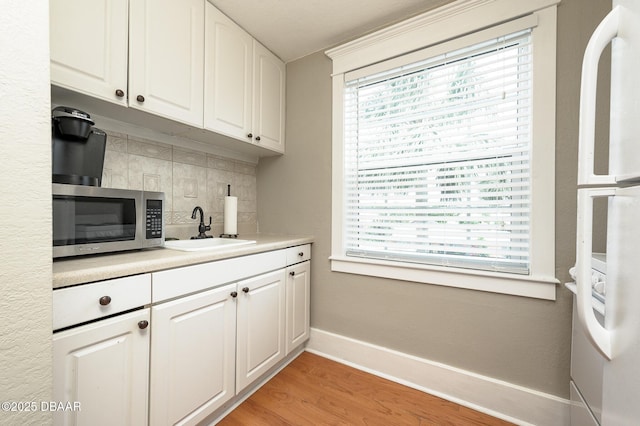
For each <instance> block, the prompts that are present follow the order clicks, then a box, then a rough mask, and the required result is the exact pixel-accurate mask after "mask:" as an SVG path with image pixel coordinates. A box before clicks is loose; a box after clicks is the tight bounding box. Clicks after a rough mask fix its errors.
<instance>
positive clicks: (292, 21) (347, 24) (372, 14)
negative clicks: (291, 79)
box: [209, 0, 452, 62]
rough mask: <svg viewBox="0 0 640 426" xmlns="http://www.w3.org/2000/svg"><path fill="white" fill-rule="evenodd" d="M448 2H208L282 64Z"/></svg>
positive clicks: (404, 0) (347, 0)
mask: <svg viewBox="0 0 640 426" xmlns="http://www.w3.org/2000/svg"><path fill="white" fill-rule="evenodd" d="M451 1H452V0H209V2H210V3H212V4H213V5H214V6H216V7H217V8H218V9H220V10H221V11H222V12H223V13H224V14H225V15H227V16H228V17H229V18H231V19H232V20H234V21H235V22H236V23H237V24H238V25H240V26H241V27H242V28H244V29H245V31H247V32H248V33H250V34H251V35H252V36H253V37H254V38H256V39H257V40H258V41H260V42H261V43H262V44H264V45H265V46H266V47H267V48H269V49H270V50H271V51H272V52H273V53H275V54H276V55H277V56H279V57H280V59H282V60H283V61H285V62H290V61H292V60H294V59H298V58H301V57H303V56H306V55H309V54H311V53H314V52H317V51H319V50H323V49H326V48H329V47H332V46H335V45H337V44H340V43H342V42H346V41H349V40H352V39H354V38H357V37H359V36H361V35H364V34H366V33H370V32H372V31H373V30H376V29H379V28H382V27H385V26H387V25H389V24H392V23H395V22H398V21H401V20H403V19H405V18H408V17H410V16H413V15H417V14H419V13H421V12H424V11H426V10H430V9H433V8H435V7H438V6H441V5H443V4H446V3H450V2H451Z"/></svg>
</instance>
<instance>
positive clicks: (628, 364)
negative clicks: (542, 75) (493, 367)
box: [567, 0, 640, 426]
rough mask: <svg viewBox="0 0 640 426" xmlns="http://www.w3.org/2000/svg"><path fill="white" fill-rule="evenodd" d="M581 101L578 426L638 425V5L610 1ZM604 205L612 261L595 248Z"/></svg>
mask: <svg viewBox="0 0 640 426" xmlns="http://www.w3.org/2000/svg"><path fill="white" fill-rule="evenodd" d="M609 44H611V100H610V102H611V105H610V132H609V167H608V174H606V175H602V174H596V173H595V172H594V156H595V143H596V141H595V138H594V134H595V132H594V130H595V110H596V95H595V92H596V80H597V70H598V62H599V58H600V56H601V54H602V52H603V50H604V49H605V47H607V46H608V45H609ZM580 96H581V99H580V132H579V155H578V157H579V164H578V190H577V192H578V214H577V241H576V245H577V247H576V266H575V268H573V271H572V276H574V278H575V284H574V283H569V284H567V287H568V288H570V289H572V290H573V291H574V293H576V296H575V297H574V299H575V301H574V302H575V303H574V324H573V334H572V337H573V342H572V354H571V385H570V387H571V402H572V405H571V424H572V426H585V425H605V426H618V425H620V426H626V425H629V426H631V425H640V0H614V1H613V5H612V11H611V12H610V13H609V14H608V15H607V16H606V17H605V19H604V20H603V21H602V22H601V23H600V25H599V26H598V27H597V29H596V30H595V32H594V34H593V35H592V37H591V40H590V41H589V44H588V45H587V49H586V51H585V55H584V61H583V67H582V80H581V94H580ZM598 198H606V199H607V202H606V204H607V219H606V236H607V238H606V254H594V253H593V246H592V234H593V226H594V220H593V213H594V208H593V205H594V201H595V200H596V199H598Z"/></svg>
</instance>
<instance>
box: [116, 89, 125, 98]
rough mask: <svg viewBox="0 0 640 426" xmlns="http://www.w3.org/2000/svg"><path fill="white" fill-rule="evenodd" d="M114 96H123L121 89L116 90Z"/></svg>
mask: <svg viewBox="0 0 640 426" xmlns="http://www.w3.org/2000/svg"><path fill="white" fill-rule="evenodd" d="M116 96H117V97H119V98H121V97H123V96H124V91H123V90H122V89H117V90H116Z"/></svg>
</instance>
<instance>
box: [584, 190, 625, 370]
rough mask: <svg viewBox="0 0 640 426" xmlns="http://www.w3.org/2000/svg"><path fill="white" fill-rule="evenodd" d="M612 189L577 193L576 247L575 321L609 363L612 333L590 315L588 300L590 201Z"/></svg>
mask: <svg viewBox="0 0 640 426" xmlns="http://www.w3.org/2000/svg"><path fill="white" fill-rule="evenodd" d="M615 191H616V190H615V188H587V189H579V190H578V226H577V244H576V285H577V293H578V294H577V296H576V302H577V307H578V318H579V320H580V323H581V324H582V327H583V329H584V330H585V334H586V335H587V338H588V339H589V341H590V342H591V344H593V346H594V347H595V348H596V349H598V351H600V353H602V355H604V356H605V357H606V358H607V359H608V360H610V359H611V357H612V355H613V354H612V352H611V348H612V344H611V340H612V332H611V331H609V330H607V329H606V328H604V327H603V326H602V325H601V324H600V323H599V322H598V319H597V318H596V315H595V313H594V312H593V307H592V301H591V298H592V297H593V296H592V293H591V271H592V265H591V259H592V234H593V231H592V229H593V200H594V198H598V197H611V196H614V195H615Z"/></svg>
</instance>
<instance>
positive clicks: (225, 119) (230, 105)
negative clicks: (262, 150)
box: [204, 3, 253, 142]
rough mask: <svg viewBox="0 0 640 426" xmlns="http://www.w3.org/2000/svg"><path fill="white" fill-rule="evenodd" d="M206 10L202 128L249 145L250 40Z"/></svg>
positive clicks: (219, 14)
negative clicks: (244, 141)
mask: <svg viewBox="0 0 640 426" xmlns="http://www.w3.org/2000/svg"><path fill="white" fill-rule="evenodd" d="M205 7H206V22H205V34H206V36H205V52H206V55H205V68H204V69H205V82H204V127H205V128H206V129H209V130H213V131H215V132H218V133H222V134H224V135H227V136H231V137H234V138H237V139H241V140H246V141H248V142H251V141H252V139H251V136H249V134H250V133H251V125H252V122H251V113H252V108H251V98H252V86H253V84H252V83H253V81H252V74H251V73H252V64H253V38H252V37H251V36H250V35H249V34H248V33H246V32H245V31H244V30H243V29H242V28H240V27H239V26H238V25H236V24H235V23H234V22H233V21H232V20H231V19H229V18H227V17H226V16H225V15H224V14H223V13H222V12H220V11H219V10H218V9H216V8H215V7H213V6H212V5H211V4H209V3H207V4H206V5H205Z"/></svg>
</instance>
